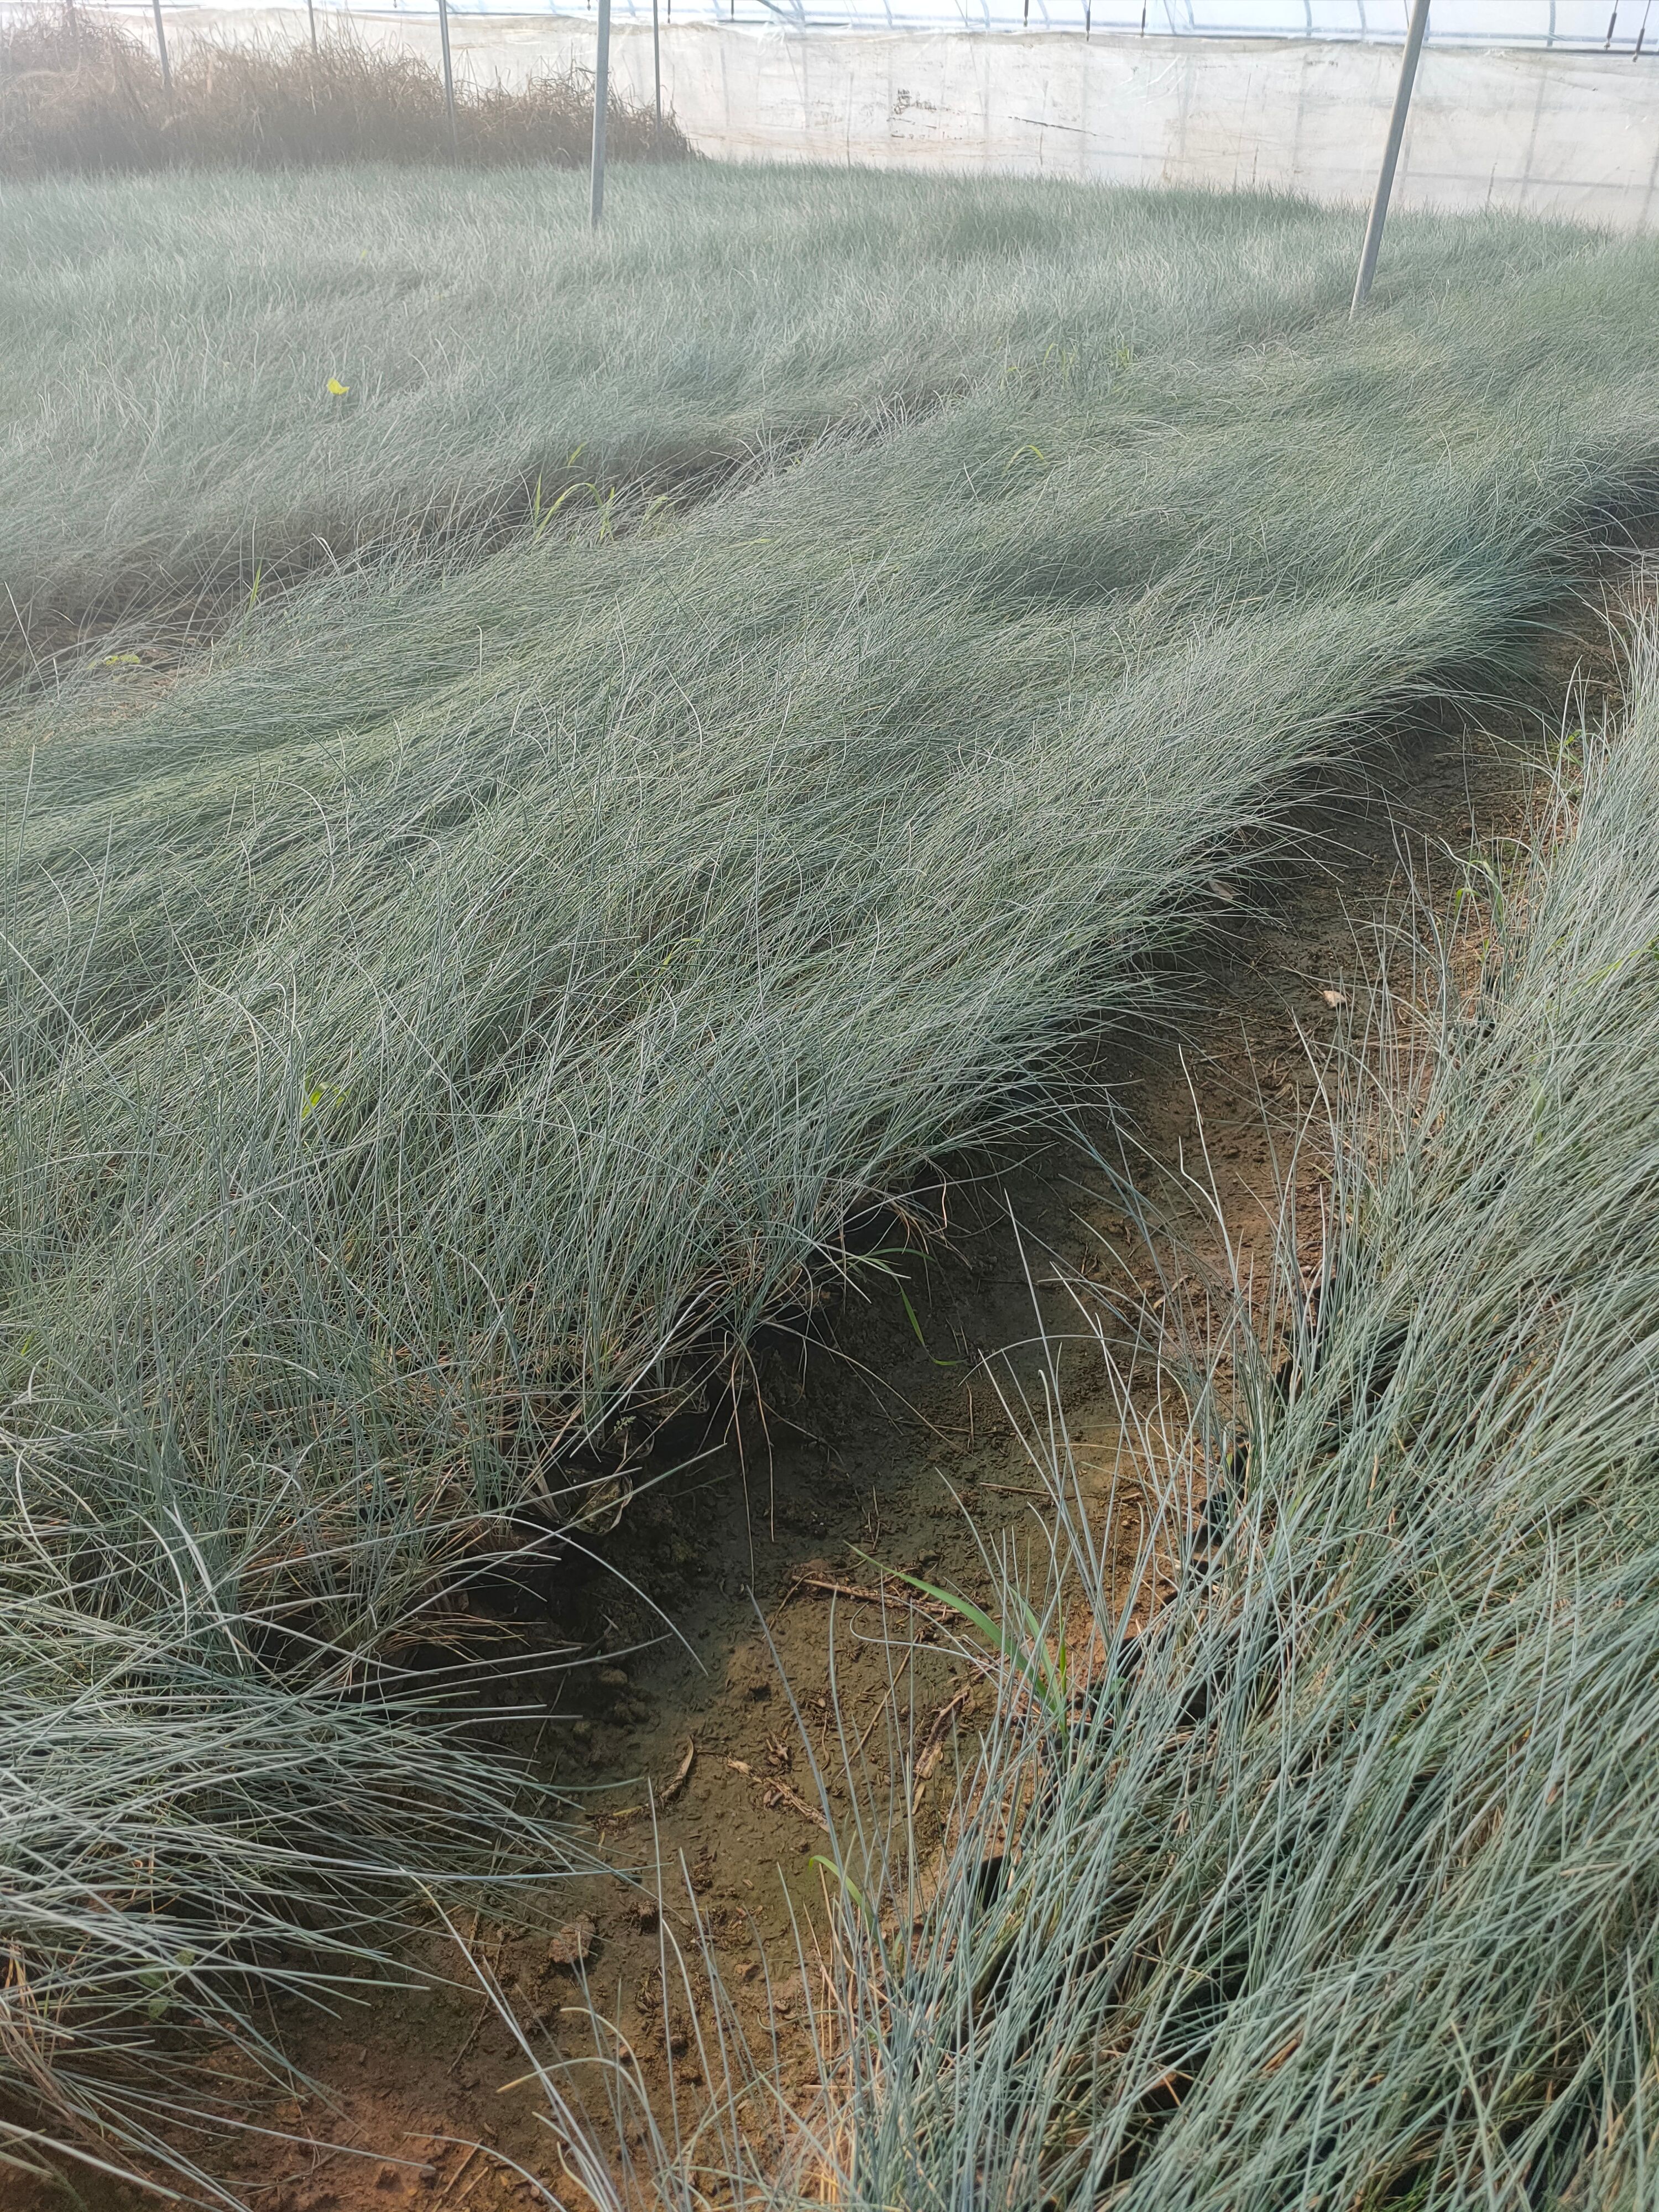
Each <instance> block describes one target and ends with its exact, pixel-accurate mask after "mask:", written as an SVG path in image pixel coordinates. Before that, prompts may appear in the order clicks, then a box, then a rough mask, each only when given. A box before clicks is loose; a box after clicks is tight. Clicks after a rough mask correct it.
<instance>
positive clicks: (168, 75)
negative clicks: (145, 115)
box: [150, 0, 173, 100]
mask: <svg viewBox="0 0 1659 2212" xmlns="http://www.w3.org/2000/svg"><path fill="white" fill-rule="evenodd" d="M150 4H151V5H152V7H153V8H154V9H155V46H156V51H157V52H159V53H160V55H161V89H162V91H163V92H164V93H166V94H167V98H168V99H169V100H171V99H172V97H173V70H172V66H171V64H169V63H168V60H167V33H166V31H165V30H163V28H162V27H161V0H150Z"/></svg>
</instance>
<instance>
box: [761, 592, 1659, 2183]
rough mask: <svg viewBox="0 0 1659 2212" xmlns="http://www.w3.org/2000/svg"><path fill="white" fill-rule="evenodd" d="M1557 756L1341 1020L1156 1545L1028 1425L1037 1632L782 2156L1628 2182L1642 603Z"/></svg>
mask: <svg viewBox="0 0 1659 2212" xmlns="http://www.w3.org/2000/svg"><path fill="white" fill-rule="evenodd" d="M1561 797H1562V806H1561V810H1560V811H1559V813H1558V814H1557V815H1556V816H1555V817H1553V819H1552V820H1551V821H1549V822H1548V823H1547V824H1546V825H1545V826H1544V828H1543V829H1542V831H1541V835H1540V837H1539V840H1538V842H1537V846H1536V848H1535V850H1534V853H1533V854H1532V857H1531V859H1530V860H1528V861H1526V862H1525V863H1524V864H1522V863H1520V862H1517V863H1516V864H1515V865H1514V866H1512V867H1511V868H1510V870H1508V871H1507V872H1505V875H1504V878H1493V879H1492V881H1493V882H1494V883H1496V884H1498V897H1497V899H1496V901H1493V900H1492V898H1491V897H1490V896H1487V897H1485V898H1484V899H1483V902H1482V905H1481V912H1482V915H1483V920H1482V924H1481V927H1482V930H1483V932H1484V933H1485V935H1486V942H1485V944H1484V945H1483V946H1482V947H1481V953H1482V959H1481V963H1480V977H1479V981H1478V983H1472V981H1471V970H1472V967H1473V963H1472V962H1471V960H1470V959H1469V958H1468V957H1467V956H1468V951H1469V950H1470V947H1469V945H1468V938H1471V937H1472V936H1473V934H1474V933H1472V932H1470V933H1460V935H1462V936H1463V938H1464V941H1463V942H1462V944H1461V945H1452V946H1448V945H1447V943H1446V941H1445V940H1444V939H1442V940H1441V942H1440V945H1439V946H1438V947H1436V946H1435V945H1432V944H1431V945H1430V947H1429V951H1430V957H1429V960H1428V962H1427V963H1426V965H1425V968H1424V969H1422V970H1421V971H1420V980H1425V981H1429V982H1430V983H1431V984H1435V983H1437V985H1438V986H1439V987H1438V988H1437V989H1431V990H1430V991H1429V992H1427V993H1425V998H1424V1002H1423V1003H1422V1004H1419V1005H1418V1006H1407V1005H1403V1004H1401V1003H1400V1002H1398V1001H1391V1000H1389V998H1388V997H1387V995H1386V994H1382V995H1380V996H1379V998H1378V1000H1377V1001H1376V1006H1375V1008H1374V1010H1373V1012H1374V1015H1375V1019H1374V1021H1373V1023H1372V1024H1371V1026H1370V1034H1369V1035H1359V1034H1357V1035H1356V1036H1355V1038H1354V1040H1353V1056H1352V1062H1351V1064H1350V1065H1349V1066H1348V1067H1347V1070H1346V1073H1344V1070H1343V1068H1342V1067H1341V1066H1338V1067H1337V1068H1335V1069H1334V1070H1332V1071H1331V1072H1330V1075H1329V1096H1330V1097H1331V1098H1332V1099H1333V1101H1334V1104H1335V1123H1334V1133H1335V1135H1336V1137H1337V1139H1338V1171H1337V1174H1336V1177H1335V1181H1334V1186H1333V1189H1332V1194H1331V1201H1330V1206H1329V1214H1328V1220H1329V1229H1330V1237H1329V1242H1328V1248H1327V1250H1326V1253H1325V1256H1324V1261H1323V1264H1322V1268H1321V1270H1320V1273H1319V1275H1318V1279H1317V1281H1316V1285H1315V1290H1316V1295H1314V1296H1311V1297H1310V1286H1309V1284H1308V1281H1307V1279H1306V1277H1305V1275H1304V1273H1303V1271H1302V1270H1301V1268H1300V1267H1298V1265H1297V1257H1296V1252H1295V1246H1296V1243H1297V1237H1296V1233H1295V1225H1294V1224H1293V1223H1291V1222H1289V1221H1288V1220H1287V1223H1286V1234H1285V1249H1284V1273H1283V1276H1282V1279H1281V1283H1280V1297H1281V1303H1280V1306H1279V1315H1280V1319H1281V1321H1282V1322H1284V1324H1285V1327H1286V1328H1288V1330H1289V1332H1290V1340H1291V1346H1292V1356H1291V1360H1290V1362H1289V1363H1288V1364H1287V1365H1285V1366H1284V1367H1281V1368H1279V1370H1278V1371H1277V1373H1276V1374H1275V1373H1274V1372H1273V1371H1271V1362H1270V1360H1269V1358H1268V1357H1267V1355H1266V1354H1265V1353H1264V1352H1261V1350H1260V1348H1259V1347H1258V1346H1257V1345H1256V1341H1255V1338H1254V1336H1253V1335H1252V1334H1251V1333H1250V1332H1249V1330H1248V1329H1244V1328H1242V1329H1241V1331H1240V1334H1239V1337H1238V1339H1237V1341H1236V1342H1232V1343H1230V1344H1228V1345H1226V1346H1222V1345H1219V1344H1212V1346H1211V1357H1212V1359H1213V1360H1214V1362H1215V1364H1213V1365H1212V1366H1211V1367H1209V1368H1207V1369H1206V1367H1205V1366H1204V1365H1203V1364H1201V1363H1200V1365H1199V1367H1198V1369H1197V1370H1196V1372H1195V1379H1194V1380H1191V1381H1189V1383H1188V1393H1189V1395H1188V1403H1189V1405H1190V1407H1191V1419H1190V1421H1189V1423H1188V1425H1186V1426H1185V1427H1184V1428H1183V1427H1182V1426H1181V1425H1180V1424H1179V1423H1177V1424H1176V1425H1175V1426H1174V1427H1173V1428H1170V1427H1167V1426H1163V1425H1158V1424H1156V1423H1154V1424H1149V1425H1146V1426H1145V1427H1143V1428H1141V1429H1140V1430H1139V1432H1138V1433H1137V1432H1136V1431H1135V1430H1134V1427H1133V1422H1132V1423H1131V1424H1130V1431H1129V1433H1130V1437H1131V1443H1130V1448H1129V1449H1127V1450H1126V1453H1125V1455H1124V1459H1123V1462H1122V1483H1123V1494H1122V1500H1121V1502H1122V1504H1124V1505H1125V1506H1126V1508H1127V1510H1129V1512H1130V1513H1131V1515H1133V1513H1134V1512H1135V1510H1136V1501H1137V1500H1139V1510H1140V1511H1141V1514H1142V1521H1141V1525H1142V1527H1143V1528H1144V1529H1145V1532H1146V1533H1145V1537H1144V1541H1143V1542H1142V1545H1141V1548H1140V1551H1139V1558H1138V1559H1136V1560H1135V1561H1134V1562H1133V1564H1131V1562H1130V1561H1129V1560H1128V1559H1127V1558H1126V1557H1125V1556H1124V1555H1123V1554H1122V1553H1118V1552H1116V1551H1115V1549H1114V1548H1113V1543H1112V1539H1111V1537H1110V1535H1109V1534H1108V1535H1106V1536H1103V1534H1101V1531H1100V1529H1099V1528H1097V1527H1091V1526H1090V1525H1088V1524H1087V1522H1086V1521H1085V1516H1084V1515H1083V1512H1082V1510H1081V1507H1080V1504H1079V1491H1078V1488H1077V1486H1076V1481H1075V1476H1074V1472H1073V1469H1072V1468H1071V1467H1070V1466H1069V1464H1068V1461H1067V1456H1066V1448H1065V1446H1064V1443H1063V1441H1061V1442H1059V1443H1057V1442H1056V1441H1055V1439H1056V1437H1060V1436H1061V1435H1062V1430H1061V1426H1060V1425H1059V1424H1058V1423H1056V1424H1054V1425H1052V1426H1050V1427H1049V1428H1048V1429H1047V1430H1046V1431H1044V1430H1042V1428H1040V1427H1039V1428H1038V1429H1036V1430H1034V1431H1033V1433H1032V1437H1031V1447H1032V1451H1033V1456H1034V1460H1035V1462H1036V1463H1037V1464H1038V1465H1039V1466H1041V1467H1042V1468H1044V1469H1045V1471H1046V1474H1047V1476H1048V1482H1049V1485H1050V1487H1051V1491H1052V1496H1053V1500H1054V1509H1055V1510H1054V1522H1053V1524H1052V1531H1051V1533H1052V1536H1053V1544H1052V1550H1051V1551H1050V1552H1049V1553H1048V1561H1049V1563H1050V1565H1051V1566H1052V1570H1053V1571H1052V1575H1051V1576H1050V1577H1048V1578H1047V1579H1046V1580H1045V1578H1044V1577H1043V1576H1042V1575H1041V1574H1039V1575H1038V1576H1036V1577H1035V1579H1033V1577H1031V1575H1030V1559H1029V1556H1028V1558H1027V1559H1026V1560H1025V1562H1024V1565H1025V1571H1024V1573H1023V1574H1022V1573H1016V1572H1015V1571H1014V1566H1013V1561H1012V1554H1011V1555H1010V1557H1009V1559H1008V1561H1007V1563H1006V1568H1007V1571H1006V1588H1005V1589H1003V1590H1002V1592H1001V1594H1000V1596H999V1598H998V1599H997V1600H996V1601H995V1610H996V1613H997V1615H998V1617H999V1619H1000V1620H1002V1621H1003V1622H1004V1623H1006V1629H1007V1633H1008V1636H1009V1639H1010V1645H1011V1649H1012V1650H1013V1653H1014V1659H1013V1663H1006V1662H1003V1661H1001V1660H1000V1659H999V1658H998V1656H997V1655H996V1654H995V1652H994V1650H992V1649H991V1647H990V1646H989V1645H988V1644H987V1643H985V1642H983V1641H980V1642H978V1643H977V1644H975V1639H973V1638H971V1637H968V1638H964V1645H965V1648H967V1649H969V1650H970V1652H971V1653H973V1654H975V1656H977V1657H978V1659H979V1660H980V1662H981V1664H984V1665H987V1667H988V1668H990V1670H991V1671H993V1672H994V1673H996V1674H999V1676H1000V1683H1001V1697H1000V1710H999V1712H998V1716H997V1718H996V1720H995V1722H994V1724H993V1726H992V1728H991V1729H990V1730H989V1732H988V1734H987V1736H986V1738H985V1741H984V1742H983V1744H982V1746H981V1748H980V1750H979V1753H978V1755H977V1757H976V1758H974V1759H969V1761H968V1762H967V1766H966V1770H965V1771H964V1776H963V1784H962V1787H961V1790H960V1793H959V1796H958V1798H957V1806H956V1809H955V1813H954V1814H953V1816H952V1819H951V1822H950V1824H949V1829H948V1833H947V1842H946V1849H945V1852H944V1854H943V1855H942V1857H941V1858H940V1860H939V1862H938V1863H935V1864H933V1865H932V1866H929V1865H928V1864H927V1863H926V1862H925V1861H923V1860H921V1859H920V1858H919V1857H909V1858H908V1859H907V1857H905V1854H904V1850H903V1838H902V1836H901V1837H900V1838H899V1839H898V1848H897V1850H896V1852H895V1853H894V1855H893V1856H892V1857H890V1858H889V1859H888V1861H887V1871H886V1880H885V1884H884V1886H881V1883H880V1876H879V1869H878V1871H877V1874H876V1875H874V1876H872V1871H871V1869H868V1868H866V1867H862V1866H856V1867H852V1868H849V1872H851V1873H852V1874H854V1875H855V1876H860V1877H862V1883H863V1885H864V1886H863V1887H860V1890H859V1892H858V1895H859V1897H860V1905H861V1909H860V1910H858V1911H849V1912H848V1923H847V1929H846V1931H845V1935H846V1945H847V1949H846V1953H845V1957H846V1959H847V1960H848V1972H847V1975H846V1978H845V1981H844V1984H843V1994H844V1999H845V2005H846V2010H845V2014H844V2015H843V2017H842V2020H841V2021H840V2022H839V2027H838V2038H839V2043H840V2047H841V2054H842V2055H841V2058H840V2063H839V2069H838V2070H836V2072H834V2074H833V2075H832V2077H831V2079H830V2081H829V2093H828V2096H827V2099H826V2101H825V2104H824V2106H823V2109H822V2110H821V2111H819V2112H815V2113H813V2114H811V2116H810V2117H809V2118H808V2119H807V2120H806V2121H805V2122H804V2123H803V2124H802V2125H801V2128H800V2130H799V2133H798V2135H797V2137H796V2148H797V2152H798V2154H799V2166H798V2167H797V2168H796V2170H795V2171H794V2172H793V2174H792V2175H790V2176H787V2177H786V2186H785V2187H784V2189H783V2190H782V2191H781V2195H779V2196H778V2197H776V2199H775V2201H784V2199H785V2198H787V2200H788V2201H792V2202H793V2201H795V2199H794V2198H793V2197H791V2196H790V2195H789V2191H790V2189H791V2188H793V2187H794V2186H796V2185H799V2187H800V2188H801V2189H802V2190H803V2191H806V2190H807V2189H808V2188H809V2185H810V2188H811V2189H822V2190H823V2192H824V2193H825V2194H826V2195H828V2194H831V2193H832V2194H833V2197H834V2201H835V2202H836V2203H844V2204H848V2205H854V2206H860V2207H866V2206H867V2207H874V2206H877V2205H880V2206H888V2205H894V2204H902V2205H906V2206H912V2205H915V2206H920V2205H924V2204H926V2205H935V2204H937V2205H944V2204H947V2203H960V2202H961V2201H963V2199H962V2195H961V2191H962V2187H963V2177H964V2176H972V2177H973V2183H972V2195H973V2198H974V2201H975V2202H976V2203H1008V2204H1022V2205H1024V2204H1052V2205H1054V2206H1059V2207H1082V2206H1085V2205H1087V2206H1096V2205H1099V2204H1101V2203H1109V2204H1112V2205H1114V2206H1122V2207H1125V2208H1130V2207H1141V2206H1146V2207H1151V2206H1157V2207H1158V2208H1160V2212H1164V2208H1167V2207H1170V2206H1179V2207H1184V2208H1210V2212H1221V2208H1223V2207H1225V2208H1226V2212H1252V2208H1258V2207H1259V2208H1261V2212H1268V2208H1275V2212H1276V2208H1279V2207H1282V2206H1284V2205H1286V2204H1291V2203H1296V2204H1304V2203H1306V2204H1312V2203H1325V2204H1344V2205H1353V2206H1363V2207H1366V2208H1372V2207H1376V2208H1382V2207H1385V2206H1387V2207H1396V2206H1397V2207H1406V2206H1411V2207H1421V2208H1429V2207H1433V2208H1436V2212H1441V2208H1463V2207H1470V2208H1473V2207H1474V2206H1481V2207H1490V2206H1495V2205H1503V2206H1510V2205H1514V2206H1516V2207H1520V2206H1528V2207H1532V2206H1542V2205H1547V2206H1552V2207H1555V2206H1560V2207H1566V2206H1572V2207H1575V2208H1579V2207H1582V2208H1598V2212H1599V2208H1612V2207H1615V2206H1617V2207H1625V2206H1629V2207H1635V2206H1637V2205H1640V2204H1644V2203H1647V2202H1649V2201H1650V2197H1651V2191H1652V2184H1653V2175H1654V2171H1655V2160H1656V2155H1659V2142H1656V2112H1655V2106H1654V2101H1653V2094H1652V2089H1653V2080H1654V2069H1655V2064H1656V2056H1659V1984H1656V1973H1659V1960H1656V1954H1655V1949H1654V1939H1653V1930H1654V1924H1655V1915H1656V1910H1659V1857H1656V1847H1655V1842H1654V1838H1655V1835H1656V1830H1659V1820H1656V1790H1659V1766H1656V1761H1655V1758H1654V1752H1653V1740H1654V1731H1655V1728H1656V1724H1659V1711H1656V1689H1655V1657H1656V1652H1659V1611H1656V1598H1655V1589H1656V1575H1659V1510H1656V1488H1655V1481H1654V1455H1655V1443H1656V1406H1659V1336H1656V1326H1655V1316H1656V1313H1659V1276H1656V1257H1655V1255H1656V1252H1659V1212H1656V1207H1659V1197H1656V1193H1659V1109H1656V1093H1655V1087H1654V1080H1653V1076H1654V1069H1655V1066H1656V1064H1659V957H1656V945H1659V886H1656V879H1655V875H1654V871H1653V867H1652V861H1651V843H1652V841H1651V834H1650V823H1651V820H1652V817H1653V810H1654V807H1655V805H1656V802H1659V645H1656V641H1655V639H1654V638H1653V636H1652V635H1651V634H1649V635H1646V636H1645V637H1644V640H1643V641H1642V642H1641V644H1640V646H1639V648H1638V653H1637V655H1636V660H1635V665H1634V668H1633V671H1632V696H1631V704H1630V708H1629V713H1628V715H1627V718H1626V720H1625V722H1624V724H1623V726H1622V727H1621V728H1620V730H1619V732H1617V735H1616V738H1615V739H1614V741H1613V743H1612V744H1610V745H1607V746H1603V745H1602V744H1599V743H1596V744H1591V746H1590V747H1589V758H1588V761H1585V760H1584V758H1583V754H1582V752H1581V751H1580V750H1578V748H1577V744H1575V745H1573V746H1571V747H1570V748H1569V750H1568V751H1567V752H1566V754H1565V756H1564V760H1563V768H1562V783H1561ZM1491 888H1492V884H1480V889H1481V890H1483V892H1486V891H1489V890H1490V889H1491ZM1473 910H1474V909H1473V906H1471V907H1470V908H1467V909H1466V912H1472V911H1473ZM1448 953H1450V954H1451V955H1452V956H1453V957H1450V958H1449V959H1446V958H1445V956H1446V955H1447V954H1448ZM1441 962H1443V963H1444V964H1437V963H1441ZM1304 1226H1305V1225H1304ZM1240 1289H1241V1293H1242V1291H1243V1285H1241V1286H1240ZM1224 1352H1225V1354H1226V1358H1225V1363H1224V1361H1223V1359H1222V1354H1223V1353H1224ZM1224 1367H1225V1373H1224ZM1224 1380H1225V1385H1226V1387H1225V1392H1224V1391H1223V1389H1221V1387H1220V1386H1221V1384H1222V1383H1223V1382H1224ZM1126 1410H1127V1404H1126ZM1131 1548H1132V1549H1133V1547H1131ZM1038 1551H1039V1556H1041V1555H1042V1552H1041V1547H1038ZM1034 1631H1035V1632H1034ZM1062 1650H1063V1651H1064V1652H1065V1654H1066V1662H1067V1663H1068V1664H1069V1668H1070V1670H1071V1671H1070V1673H1069V1675H1068V1677H1067V1678H1066V1684H1065V1694H1063V1695H1061V1696H1059V1697H1054V1696H1044V1695H1042V1694H1038V1693H1037V1692H1038V1690H1040V1689H1041V1688H1042V1687H1043V1686H1048V1685H1050V1684H1052V1683H1053V1682H1054V1681H1055V1680H1058V1679H1059V1676H1058V1672H1057V1670H1058V1668H1059V1667H1060V1655H1061V1652H1062ZM1039 1654H1041V1655H1042V1664H1041V1665H1040V1666H1039V1665H1038V1664H1037V1655H1039ZM1034 1685H1035V1687H1034ZM760 2193H761V2194H762V2195H763V2197H767V2198H768V2200H769V2201H774V2195H773V2191H771V2190H770V2189H769V2188H768V2189H763V2190H762V2191H761V2192H760ZM813 2201H817V2199H816V2198H815V2199H814V2200H813Z"/></svg>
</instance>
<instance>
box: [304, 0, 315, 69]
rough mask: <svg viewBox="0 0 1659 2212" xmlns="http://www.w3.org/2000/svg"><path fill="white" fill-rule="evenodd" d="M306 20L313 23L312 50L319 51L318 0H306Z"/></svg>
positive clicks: (313, 52) (313, 51)
mask: <svg viewBox="0 0 1659 2212" xmlns="http://www.w3.org/2000/svg"><path fill="white" fill-rule="evenodd" d="M306 20H307V22H309V24H310V25H311V51H312V54H313V57H314V56H315V54H316V52H317V0H306Z"/></svg>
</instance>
